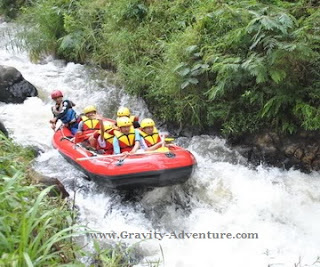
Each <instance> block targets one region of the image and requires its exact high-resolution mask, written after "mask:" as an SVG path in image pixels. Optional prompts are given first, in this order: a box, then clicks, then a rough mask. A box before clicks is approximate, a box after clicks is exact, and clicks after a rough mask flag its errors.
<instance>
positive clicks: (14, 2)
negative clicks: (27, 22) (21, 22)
mask: <svg viewBox="0 0 320 267" xmlns="http://www.w3.org/2000/svg"><path fill="white" fill-rule="evenodd" d="M30 1H31V0H0V14H3V15H4V16H5V17H7V18H11V19H12V18H15V17H16V16H17V15H18V13H19V10H20V8H21V7H22V6H24V5H27V4H28V3H29V2H30Z"/></svg>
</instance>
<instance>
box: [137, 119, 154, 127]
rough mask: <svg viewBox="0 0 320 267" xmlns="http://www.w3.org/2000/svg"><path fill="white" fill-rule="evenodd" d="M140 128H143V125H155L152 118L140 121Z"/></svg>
mask: <svg viewBox="0 0 320 267" xmlns="http://www.w3.org/2000/svg"><path fill="white" fill-rule="evenodd" d="M140 126H141V128H145V127H153V126H155V123H154V121H153V119H143V120H142V121H141V123H140Z"/></svg>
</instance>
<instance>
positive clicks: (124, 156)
mask: <svg viewBox="0 0 320 267" xmlns="http://www.w3.org/2000/svg"><path fill="white" fill-rule="evenodd" d="M168 151H170V150H169V148H167V147H164V148H163V149H162V148H158V149H157V150H155V151H145V152H139V153H134V154H130V153H128V154H125V155H123V158H121V159H119V161H120V160H121V161H123V160H124V159H125V158H126V157H128V156H134V155H145V154H153V153H157V152H158V153H166V152H168ZM119 156H121V154H116V155H99V154H97V155H96V156H94V157H90V158H87V157H84V158H76V161H84V160H92V159H101V158H114V157H119Z"/></svg>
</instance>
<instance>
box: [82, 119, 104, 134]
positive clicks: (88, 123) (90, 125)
mask: <svg viewBox="0 0 320 267" xmlns="http://www.w3.org/2000/svg"><path fill="white" fill-rule="evenodd" d="M81 119H82V121H83V127H82V131H88V130H99V129H100V123H99V120H97V119H89V118H88V117H87V116H84V115H82V116H81Z"/></svg>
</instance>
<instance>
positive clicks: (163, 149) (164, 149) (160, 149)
mask: <svg viewBox="0 0 320 267" xmlns="http://www.w3.org/2000/svg"><path fill="white" fill-rule="evenodd" d="M155 151H157V152H169V151H170V150H169V148H167V147H165V146H164V147H159V148H158V149H156V150H155Z"/></svg>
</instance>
